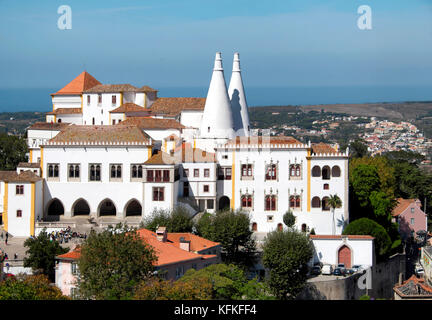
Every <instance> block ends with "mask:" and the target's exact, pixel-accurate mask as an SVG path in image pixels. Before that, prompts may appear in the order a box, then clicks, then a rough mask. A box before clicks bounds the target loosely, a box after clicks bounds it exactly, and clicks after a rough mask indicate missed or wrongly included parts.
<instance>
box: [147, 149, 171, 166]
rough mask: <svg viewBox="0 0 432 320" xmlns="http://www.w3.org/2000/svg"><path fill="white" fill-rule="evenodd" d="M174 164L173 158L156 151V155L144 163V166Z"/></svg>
mask: <svg viewBox="0 0 432 320" xmlns="http://www.w3.org/2000/svg"><path fill="white" fill-rule="evenodd" d="M174 163H175V158H173V157H172V156H170V155H169V154H168V153H165V152H162V151H158V153H156V154H154V155H153V156H152V157H151V158H150V159H148V160H147V161H146V162H144V164H146V165H171V164H174Z"/></svg>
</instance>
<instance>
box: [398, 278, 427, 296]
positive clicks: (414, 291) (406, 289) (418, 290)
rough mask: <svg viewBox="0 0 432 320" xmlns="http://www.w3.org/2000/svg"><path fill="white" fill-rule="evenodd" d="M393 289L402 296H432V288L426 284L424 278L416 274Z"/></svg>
mask: <svg viewBox="0 0 432 320" xmlns="http://www.w3.org/2000/svg"><path fill="white" fill-rule="evenodd" d="M393 289H394V290H395V291H396V292H398V294H400V295H401V296H432V288H431V287H430V286H428V285H427V284H425V282H424V279H421V278H417V277H416V276H415V275H412V276H411V277H410V278H409V279H408V280H405V281H404V282H403V283H402V284H401V285H397V286H395V287H394V288H393Z"/></svg>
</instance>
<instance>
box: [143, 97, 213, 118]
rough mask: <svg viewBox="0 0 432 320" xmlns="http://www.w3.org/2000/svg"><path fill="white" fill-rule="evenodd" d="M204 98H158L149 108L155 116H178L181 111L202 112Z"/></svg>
mask: <svg viewBox="0 0 432 320" xmlns="http://www.w3.org/2000/svg"><path fill="white" fill-rule="evenodd" d="M205 101H206V98H158V99H156V101H155V102H153V104H152V105H151V107H150V110H151V111H152V112H154V113H157V114H166V115H178V114H180V113H181V112H182V111H183V110H198V111H204V106H205Z"/></svg>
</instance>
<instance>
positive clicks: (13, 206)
mask: <svg viewBox="0 0 432 320" xmlns="http://www.w3.org/2000/svg"><path fill="white" fill-rule="evenodd" d="M17 185H23V186H24V194H23V195H17V194H16V186H17ZM8 190H9V191H8V213H7V217H8V232H9V233H10V234H12V235H13V236H14V237H29V236H30V220H31V183H23V182H9V183H8ZM17 210H21V211H22V216H21V217H20V218H19V217H17Z"/></svg>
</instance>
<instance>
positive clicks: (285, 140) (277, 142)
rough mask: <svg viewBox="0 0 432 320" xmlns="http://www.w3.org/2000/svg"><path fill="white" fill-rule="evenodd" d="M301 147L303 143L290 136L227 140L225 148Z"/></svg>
mask: <svg viewBox="0 0 432 320" xmlns="http://www.w3.org/2000/svg"><path fill="white" fill-rule="evenodd" d="M268 144H270V145H271V146H282V145H302V144H303V143H302V142H300V141H298V140H297V139H295V138H293V137H290V136H264V137H263V136H251V137H235V138H234V139H231V140H229V141H228V142H227V143H226V144H225V146H227V147H234V146H236V147H237V146H240V145H268Z"/></svg>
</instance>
